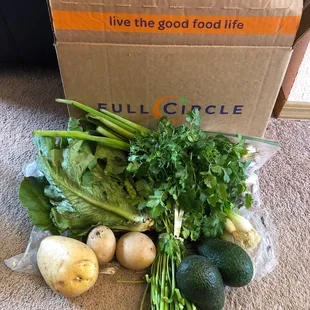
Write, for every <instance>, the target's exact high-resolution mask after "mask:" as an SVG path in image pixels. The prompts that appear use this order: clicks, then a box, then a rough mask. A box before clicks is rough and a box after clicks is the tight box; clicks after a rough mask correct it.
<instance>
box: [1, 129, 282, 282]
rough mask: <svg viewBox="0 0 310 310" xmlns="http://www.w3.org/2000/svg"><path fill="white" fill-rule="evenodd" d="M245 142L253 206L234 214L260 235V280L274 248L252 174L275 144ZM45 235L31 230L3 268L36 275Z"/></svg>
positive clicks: (113, 266)
mask: <svg viewBox="0 0 310 310" xmlns="http://www.w3.org/2000/svg"><path fill="white" fill-rule="evenodd" d="M211 134H216V133H211ZM226 136H227V137H228V138H230V139H231V140H234V141H237V139H238V138H237V137H236V135H229V134H228V135H226ZM245 139H246V141H245V145H246V146H247V148H248V150H249V154H248V156H249V157H250V158H251V160H252V163H251V164H250V166H249V167H248V169H247V171H246V174H247V181H246V183H247V187H248V191H249V192H251V194H252V196H253V200H254V203H253V206H252V208H250V209H246V208H241V209H239V211H238V213H240V215H242V216H244V217H245V218H247V219H248V220H249V221H250V222H251V224H252V225H253V227H254V228H255V229H256V230H257V231H258V232H259V234H260V235H261V242H260V244H259V246H257V247H256V248H255V249H254V250H250V251H248V253H249V255H250V256H251V258H252V260H253V263H254V267H255V278H256V279H260V278H262V277H264V276H266V275H267V274H268V273H270V272H272V271H273V270H274V268H275V266H276V263H277V260H276V253H275V246H274V240H275V235H274V230H273V228H272V223H271V221H270V219H269V217H268V214H267V212H266V211H265V210H264V209H263V208H262V207H261V204H260V197H259V182H258V176H257V174H256V171H257V170H258V169H260V168H261V167H262V166H263V165H264V164H265V163H266V161H267V160H269V159H270V158H271V157H272V156H273V155H274V154H275V153H276V152H277V151H278V149H279V145H278V143H277V142H275V141H271V140H265V139H259V138H252V137H245ZM23 174H24V175H25V176H36V177H37V176H41V175H42V174H41V172H40V171H39V170H38V169H37V167H36V164H35V162H33V163H30V164H28V165H27V166H25V167H24V169H23ZM49 235H51V234H50V232H48V231H46V232H42V231H40V230H39V229H38V228H37V227H34V228H33V230H32V232H31V234H30V238H29V242H28V246H27V248H26V251H25V253H22V254H19V255H16V256H14V257H12V258H10V259H7V260H5V264H6V265H7V266H8V267H9V268H11V269H12V270H14V271H18V272H24V273H28V274H33V275H40V272H39V270H38V267H37V262H36V254H37V250H38V248H39V246H40V242H41V241H42V240H43V239H44V238H45V237H47V236H49ZM121 268H122V267H121V266H120V265H119V264H118V263H117V262H116V261H112V262H111V263H109V264H107V265H106V266H102V267H101V269H100V273H101V274H115V273H116V272H117V271H118V270H120V269H121Z"/></svg>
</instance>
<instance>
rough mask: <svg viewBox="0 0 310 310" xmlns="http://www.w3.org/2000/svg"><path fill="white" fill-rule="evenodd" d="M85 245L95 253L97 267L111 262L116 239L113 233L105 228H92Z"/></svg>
mask: <svg viewBox="0 0 310 310" xmlns="http://www.w3.org/2000/svg"><path fill="white" fill-rule="evenodd" d="M86 244H87V245H88V246H89V247H90V248H92V249H93V251H94V252H95V253H96V256H97V259H98V263H99V265H104V264H106V263H108V262H109V261H111V260H112V258H113V256H114V254H115V249H116V239H115V236H114V233H113V231H112V230H111V229H110V228H109V227H106V226H98V227H96V228H94V229H93V230H92V231H91V232H90V233H89V235H88V237H87V242H86Z"/></svg>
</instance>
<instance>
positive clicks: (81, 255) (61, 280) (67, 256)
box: [37, 236, 99, 297]
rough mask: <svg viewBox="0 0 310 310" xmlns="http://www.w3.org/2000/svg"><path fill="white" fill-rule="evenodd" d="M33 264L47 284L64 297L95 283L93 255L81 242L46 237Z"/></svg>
mask: <svg viewBox="0 0 310 310" xmlns="http://www.w3.org/2000/svg"><path fill="white" fill-rule="evenodd" d="M37 261H38V267H39V270H40V272H41V274H42V276H43V278H44V280H45V282H46V283H47V285H48V286H49V287H50V288H51V289H52V290H53V291H55V292H57V293H59V294H60V295H63V296H65V297H76V296H79V295H81V294H83V293H84V292H86V291H88V290H89V289H90V288H91V287H92V286H93V285H94V284H95V282H96V280H97V278H98V273H99V266H98V260H97V257H96V254H95V253H94V251H93V250H92V249H91V248H90V247H88V246H87V245H86V244H84V243H83V242H80V241H77V240H75V239H71V238H67V237H62V236H50V237H47V238H45V239H43V241H42V242H41V244H40V247H39V250H38V254H37Z"/></svg>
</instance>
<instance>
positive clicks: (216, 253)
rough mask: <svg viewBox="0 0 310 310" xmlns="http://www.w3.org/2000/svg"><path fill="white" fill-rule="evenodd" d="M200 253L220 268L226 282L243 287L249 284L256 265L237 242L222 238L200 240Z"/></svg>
mask: <svg viewBox="0 0 310 310" xmlns="http://www.w3.org/2000/svg"><path fill="white" fill-rule="evenodd" d="M197 250H198V253H199V254H200V255H202V256H204V257H205V258H207V259H209V260H210V261H211V262H212V263H213V264H215V265H216V266H217V268H218V269H219V271H220V273H221V275H222V278H223V282H224V284H226V285H228V286H233V287H241V286H245V285H247V284H249V283H250V282H251V280H252V278H253V275H254V267H253V263H252V260H251V258H250V256H249V255H248V253H247V252H246V251H245V250H244V249H243V248H241V247H240V246H238V245H236V244H235V243H232V242H229V241H225V240H222V239H215V238H214V239H213V238H210V239H204V240H202V241H200V242H198V246H197Z"/></svg>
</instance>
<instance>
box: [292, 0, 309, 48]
mask: <svg viewBox="0 0 310 310" xmlns="http://www.w3.org/2000/svg"><path fill="white" fill-rule="evenodd" d="M309 30H310V3H308V5H307V6H306V7H305V9H304V10H303V13H302V18H301V20H300V24H299V28H298V31H297V34H296V38H295V41H294V46H295V45H296V44H297V43H298V42H299V41H300V40H301V38H302V37H303V36H304V35H305V34H306V33H307V32H308V31H309Z"/></svg>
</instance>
